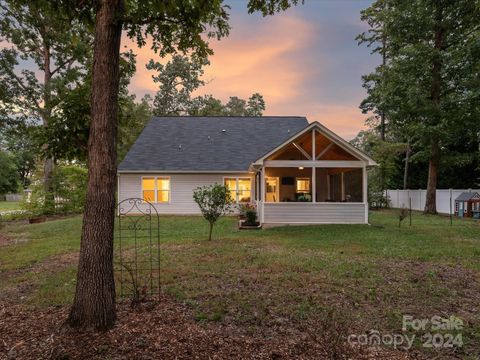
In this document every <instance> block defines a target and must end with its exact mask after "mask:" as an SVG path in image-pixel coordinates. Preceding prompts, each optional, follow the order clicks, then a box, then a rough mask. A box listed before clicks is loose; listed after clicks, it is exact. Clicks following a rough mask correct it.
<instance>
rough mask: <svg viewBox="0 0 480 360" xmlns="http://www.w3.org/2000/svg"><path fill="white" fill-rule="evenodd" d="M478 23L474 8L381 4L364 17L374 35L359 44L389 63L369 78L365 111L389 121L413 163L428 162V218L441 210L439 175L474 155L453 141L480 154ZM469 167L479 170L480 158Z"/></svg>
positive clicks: (479, 11)
mask: <svg viewBox="0 0 480 360" xmlns="http://www.w3.org/2000/svg"><path fill="white" fill-rule="evenodd" d="M479 15H480V6H479V4H478V2H475V1H468V0H460V1H430V0H415V1H401V0H377V1H375V2H374V3H373V4H372V5H371V6H370V7H369V8H367V9H365V10H364V11H363V12H362V19H363V20H364V21H366V22H367V23H368V24H369V26H370V28H369V30H368V32H366V33H363V34H361V35H360V37H359V40H360V42H361V43H366V44H367V45H368V46H373V47H374V50H373V51H374V52H383V54H384V55H385V60H386V61H385V63H382V65H381V66H379V67H377V68H376V69H375V71H374V72H373V73H371V74H368V75H365V76H364V78H363V80H364V87H365V88H366V89H367V94H368V96H367V98H366V99H365V100H364V101H363V102H362V105H361V107H362V110H363V111H364V112H367V111H373V112H374V114H377V115H378V114H380V113H383V114H384V115H385V116H386V118H387V119H388V130H389V132H390V133H391V134H392V136H393V137H394V138H395V139H396V141H397V142H404V143H406V142H407V141H408V142H409V143H410V145H411V147H412V149H413V153H414V158H412V161H416V160H421V161H422V162H423V164H425V162H428V164H429V166H428V167H426V166H425V165H422V166H420V167H419V169H421V170H422V172H423V173H424V174H425V173H426V171H425V170H426V169H427V168H428V169H429V170H428V174H429V175H428V180H427V205H426V208H425V210H426V211H428V212H434V210H435V209H434V205H435V203H434V201H435V199H434V196H431V194H434V190H435V188H436V187H437V185H438V184H437V176H438V175H439V174H441V170H440V169H441V168H442V167H444V166H454V165H456V163H457V162H456V161H455V158H456V157H457V158H459V159H462V161H463V162H465V160H466V159H467V158H466V157H465V156H464V155H466V154H468V153H469V152H470V149H467V148H462V144H461V143H459V142H458V138H457V136H455V135H457V134H459V132H461V133H462V137H463V141H465V140H466V142H467V143H471V142H474V143H476V144H477V150H478V133H479V131H480V122H479V121H478V118H479V116H480V108H479V107H478V103H479V100H480V92H479V91H478V89H479V88H480V86H479V85H480V83H479V79H480V76H479V74H480V67H479V65H478V64H479V63H480V47H479V43H478V41H477V40H478V36H479V35H480V29H479V28H478V17H479ZM380 42H381V43H380ZM452 148H454V149H455V150H452ZM442 158H448V160H449V161H448V163H446V162H445V161H442ZM469 160H470V161H471V162H470V166H471V167H474V168H475V167H476V166H478V151H476V156H473V157H470V158H469ZM477 176H478V175H477ZM425 177H426V176H425Z"/></svg>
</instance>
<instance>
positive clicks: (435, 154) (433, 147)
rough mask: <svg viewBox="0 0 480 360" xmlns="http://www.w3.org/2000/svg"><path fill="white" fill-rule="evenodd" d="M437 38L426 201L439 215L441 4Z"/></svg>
mask: <svg viewBox="0 0 480 360" xmlns="http://www.w3.org/2000/svg"><path fill="white" fill-rule="evenodd" d="M434 16H435V38H434V54H433V61H432V86H431V90H430V99H431V102H432V123H431V124H429V126H431V127H432V128H434V134H433V135H432V136H431V139H430V159H429V165H428V181H427V198H426V200H425V209H424V211H423V212H424V213H425V214H436V213H437V201H436V192H437V174H438V166H439V162H440V161H439V160H440V148H439V137H438V134H437V131H438V129H436V128H435V127H437V126H438V124H439V123H440V121H441V113H440V97H441V90H442V74H441V71H442V65H443V63H442V57H441V53H442V51H443V50H445V41H444V38H445V29H444V27H443V24H442V19H443V8H442V4H441V3H436V9H435V15H434Z"/></svg>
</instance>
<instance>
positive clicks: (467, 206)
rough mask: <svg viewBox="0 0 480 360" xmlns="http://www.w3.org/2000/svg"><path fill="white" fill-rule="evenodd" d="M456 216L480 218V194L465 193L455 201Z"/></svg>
mask: <svg viewBox="0 0 480 360" xmlns="http://www.w3.org/2000/svg"><path fill="white" fill-rule="evenodd" d="M455 215H457V216H459V217H474V218H477V219H478V218H480V194H478V193H477V192H463V193H461V194H460V195H459V196H458V197H457V198H456V199H455Z"/></svg>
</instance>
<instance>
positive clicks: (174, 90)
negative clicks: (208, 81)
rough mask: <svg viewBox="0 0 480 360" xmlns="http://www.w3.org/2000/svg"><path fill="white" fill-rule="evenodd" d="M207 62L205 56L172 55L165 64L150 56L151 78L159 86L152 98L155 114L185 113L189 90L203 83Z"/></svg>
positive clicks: (189, 97)
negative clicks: (204, 68) (152, 71)
mask: <svg viewBox="0 0 480 360" xmlns="http://www.w3.org/2000/svg"><path fill="white" fill-rule="evenodd" d="M207 64H209V62H208V60H207V59H205V58H197V57H192V58H191V59H190V58H188V57H187V56H182V55H174V56H173V57H172V59H171V60H170V61H168V62H167V63H166V64H165V65H162V64H161V63H160V62H154V61H153V60H150V62H149V63H148V64H147V69H148V70H155V71H156V72H157V75H153V76H152V79H153V82H154V83H156V84H159V90H158V92H157V93H156V94H155V98H154V100H153V109H154V114H155V115H156V116H169V115H185V114H187V113H189V112H190V109H191V108H192V102H193V101H195V100H194V99H192V92H194V91H195V90H197V89H198V88H199V87H201V86H203V85H204V84H205V82H204V81H203V80H201V79H200V78H201V76H202V75H203V67H204V66H205V65H207Z"/></svg>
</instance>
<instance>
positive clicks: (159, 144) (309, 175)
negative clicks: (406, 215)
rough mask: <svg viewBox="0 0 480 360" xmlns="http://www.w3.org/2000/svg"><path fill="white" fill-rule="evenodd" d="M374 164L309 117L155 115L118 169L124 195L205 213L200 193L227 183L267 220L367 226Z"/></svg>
mask: <svg viewBox="0 0 480 360" xmlns="http://www.w3.org/2000/svg"><path fill="white" fill-rule="evenodd" d="M372 165H376V163H375V161H373V160H372V159H371V158H370V157H368V156H367V155H365V154H364V153H362V152H361V151H359V150H358V149H356V148H355V147H353V146H352V145H351V144H349V143H348V142H347V141H345V140H343V139H342V138H341V137H339V136H338V135H336V134H334V133H333V132H332V131H330V130H328V129H327V128H326V127H324V126H323V125H321V124H320V123H318V122H313V123H308V121H307V119H306V118H305V117H281V116H263V117H155V118H153V119H152V120H151V121H150V122H149V123H148V125H147V126H146V127H145V129H144V131H143V132H142V134H141V135H140V136H139V138H138V139H137V141H136V142H135V144H134V145H133V146H132V148H131V150H130V151H129V152H128V154H127V156H126V157H125V159H124V161H123V162H122V163H121V164H120V165H119V167H118V200H119V201H122V200H124V199H127V198H132V197H137V198H143V199H144V200H147V201H149V202H151V203H153V204H154V206H155V208H156V209H157V210H158V212H159V213H161V214H198V213H199V209H198V207H197V205H196V204H195V203H194V201H193V197H192V195H193V190H194V189H195V188H196V187H198V186H202V185H209V184H213V183H220V184H224V185H226V186H227V187H228V188H229V189H230V191H231V195H232V197H233V199H235V202H236V203H254V204H256V206H257V209H258V215H259V220H260V222H261V223H262V224H325V223H327V224H329V223H348V224H365V223H368V202H367V167H368V166H372Z"/></svg>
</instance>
